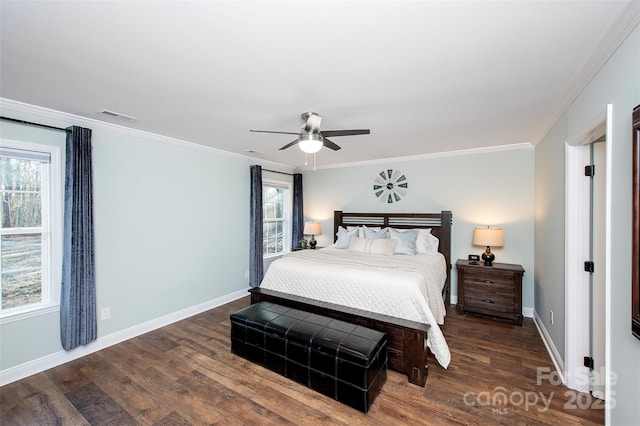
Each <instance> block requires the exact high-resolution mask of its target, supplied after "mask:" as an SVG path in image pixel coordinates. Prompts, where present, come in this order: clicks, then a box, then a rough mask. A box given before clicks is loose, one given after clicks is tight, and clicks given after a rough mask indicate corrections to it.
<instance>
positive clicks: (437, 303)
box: [250, 211, 452, 386]
mask: <svg viewBox="0 0 640 426" xmlns="http://www.w3.org/2000/svg"><path fill="white" fill-rule="evenodd" d="M451 219H452V214H451V212H450V211H442V212H440V213H409V214H402V213H345V212H342V211H336V212H334V235H336V234H338V233H339V232H341V233H343V234H344V231H345V229H349V230H352V229H356V227H357V228H358V229H360V231H358V232H359V233H360V236H362V230H363V229H364V228H363V227H366V228H368V229H367V232H372V231H375V230H377V229H380V228H387V227H390V228H393V229H395V230H397V231H398V232H401V231H409V230H411V229H415V228H418V229H425V230H426V229H430V234H431V235H433V236H435V237H437V238H438V245H437V251H438V253H435V254H434V253H428V254H419V255H416V256H401V255H396V256H381V255H379V256H370V255H361V254H359V253H357V252H356V253H350V252H352V251H353V250H348V251H347V250H338V249H336V248H327V249H323V250H315V251H312V250H303V251H299V252H295V253H292V254H291V255H287V256H284V257H283V258H282V259H279V260H277V261H275V262H273V263H272V265H271V266H270V268H269V270H268V271H267V273H266V274H265V278H264V280H263V282H262V284H261V286H260V287H256V288H253V289H251V290H250V292H251V303H257V302H259V301H270V302H273V303H277V304H280V305H284V306H290V307H293V308H297V309H302V310H305V311H308V312H314V313H318V314H321V315H325V316H330V317H333V318H337V319H340V320H343V321H347V322H351V323H355V324H359V325H363V326H365V327H370V328H373V329H376V330H380V331H383V332H386V333H387V334H388V339H389V343H388V356H389V367H390V368H391V369H393V370H396V371H400V372H402V373H404V374H406V375H407V376H408V380H409V382H410V383H414V384H416V385H419V386H424V385H425V384H426V380H427V375H428V367H427V353H428V352H429V350H428V348H429V349H430V351H431V353H433V354H434V356H435V357H436V359H437V360H438V362H439V363H440V364H441V365H443V366H444V367H445V368H446V366H447V365H448V363H449V360H450V354H449V351H448V347H447V346H446V342H445V341H444V337H443V336H442V332H441V331H440V328H439V326H438V323H440V324H441V323H442V322H443V320H444V312H443V307H446V306H448V305H449V302H450V283H451ZM340 228H343V229H340ZM415 232H417V231H414V233H415ZM420 233H421V234H422V233H423V231H420ZM396 235H399V234H396ZM353 241H354V242H363V241H364V240H353ZM367 241H370V240H367ZM339 242H340V240H339V239H338V240H337V241H336V243H339ZM381 243H382V242H381ZM382 244H384V243H382ZM394 244H395V242H394ZM352 248H353V246H352ZM332 251H333V253H332ZM336 252H342V255H340V256H335V253H336ZM423 253H424V252H423ZM378 254H379V253H378ZM358 256H359V257H358ZM338 257H340V258H343V259H340V260H337V258H338ZM371 261H373V262H378V263H379V265H368V264H367V262H371ZM396 263H397V264H396ZM428 263H433V265H436V266H437V267H433V266H432V267H426V266H425V265H426V264H428ZM274 266H275V267H274ZM349 268H354V269H353V271H350V270H349ZM272 269H273V270H272ZM431 269H433V270H434V272H431ZM385 274H387V275H385ZM431 275H433V276H431ZM337 277H339V280H338V281H337V282H336V278H337ZM416 280H417V281H418V282H421V280H424V282H422V284H421V285H418V284H416V283H414V282H416ZM430 281H438V282H437V283H436V285H437V286H438V287H437V290H434V288H433V284H430V283H429V282H430ZM383 283H387V287H389V285H388V283H392V286H391V287H390V288H391V290H389V289H385V288H384V287H381V286H382V285H383ZM425 283H426V287H427V288H426V289H425V288H424V287H425ZM416 288H419V290H416ZM311 289H313V292H311ZM336 289H339V290H340V291H341V292H344V293H345V294H346V295H347V296H348V297H346V299H347V300H343V299H344V296H345V295H344V294H335V293H333V292H334V291H337V290H336ZM345 289H347V290H345ZM400 289H402V290H400ZM316 290H319V291H320V294H317V292H316ZM358 292H359V293H358ZM420 292H422V295H423V297H422V298H421V297H420V296H419V295H418V296H416V295H415V294H412V293H420ZM434 292H437V293H434ZM427 293H428V294H427ZM385 294H386V295H387V296H389V297H388V299H384V297H385ZM372 295H373V296H374V297H372ZM365 299H366V300H368V301H367V302H366V303H364V304H363V303H360V301H361V300H365ZM420 299H424V300H420ZM376 302H379V303H376ZM376 304H377V305H383V307H382V308H380V306H374V305H376Z"/></svg>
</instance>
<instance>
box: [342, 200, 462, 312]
mask: <svg viewBox="0 0 640 426" xmlns="http://www.w3.org/2000/svg"><path fill="white" fill-rule="evenodd" d="M452 218H453V215H452V214H451V211H449V210H443V211H441V212H440V213H345V212H343V211H341V210H336V211H334V212H333V238H334V241H335V239H336V238H337V237H336V234H337V233H338V227H340V226H345V227H346V226H362V225H366V226H380V227H383V228H384V227H387V226H390V227H392V228H401V229H410V228H431V234H433V235H434V236H436V237H438V239H439V240H440V245H439V248H438V251H439V252H440V253H442V255H443V256H444V258H445V261H446V263H447V280H446V282H445V285H444V289H443V297H444V303H445V305H446V306H449V304H450V303H451V225H452V223H453V221H452Z"/></svg>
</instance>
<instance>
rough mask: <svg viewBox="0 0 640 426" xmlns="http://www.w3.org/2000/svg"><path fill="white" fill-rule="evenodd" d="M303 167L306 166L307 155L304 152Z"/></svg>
mask: <svg viewBox="0 0 640 426" xmlns="http://www.w3.org/2000/svg"><path fill="white" fill-rule="evenodd" d="M304 165H305V166H306V165H307V153H306V152H305V153H304Z"/></svg>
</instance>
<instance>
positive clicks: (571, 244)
mask: <svg viewBox="0 0 640 426" xmlns="http://www.w3.org/2000/svg"><path fill="white" fill-rule="evenodd" d="M611 113H612V107H611V105H608V106H607V109H606V111H603V112H602V113H601V114H599V115H598V116H597V117H596V118H594V119H593V120H592V121H591V122H590V123H591V124H590V125H589V126H587V127H586V130H585V131H584V132H582V133H581V134H579V135H576V136H575V137H573V138H572V139H570V140H568V141H567V144H566V147H565V149H566V151H565V153H566V158H565V160H566V167H565V171H566V175H565V178H566V192H565V231H566V234H565V241H566V244H565V359H564V372H563V375H564V378H565V383H566V385H567V386H568V387H569V388H571V389H575V390H578V391H580V392H592V393H593V396H594V397H597V398H601V399H605V401H606V400H607V395H609V390H608V387H609V385H608V384H607V383H606V382H605V380H604V378H606V377H608V374H607V372H608V371H609V366H608V364H609V362H608V360H607V358H608V356H609V355H608V354H609V349H608V346H607V345H608V344H607V334H606V330H607V329H608V324H609V312H608V310H609V309H610V308H609V303H608V301H609V300H610V298H609V288H610V273H609V271H610V267H609V265H610V260H609V253H610V249H609V241H610V239H609V235H610V233H609V223H608V221H609V218H610V217H611V216H610V197H609V194H610V182H611V179H610V161H611V156H610V150H611V147H610V141H609V140H607V136H605V135H610V134H611V131H610V129H609V126H610V123H611ZM594 162H595V163H597V164H596V166H595V176H594V177H593V178H591V177H586V176H585V172H586V170H585V166H586V165H590V164H593V163H594ZM587 261H593V262H594V264H593V271H594V272H593V273H590V272H588V271H587V270H586V269H588V265H586V264H585V262H587ZM585 357H588V358H591V359H593V367H594V368H593V370H590V369H589V368H588V367H587V366H585V364H587V365H588V363H586V362H585V361H586V360H585ZM588 358H587V359H588Z"/></svg>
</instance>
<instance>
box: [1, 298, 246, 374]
mask: <svg viewBox="0 0 640 426" xmlns="http://www.w3.org/2000/svg"><path fill="white" fill-rule="evenodd" d="M247 295H248V288H247V289H243V290H238V291H236V292H233V293H230V294H227V295H224V296H222V297H218V298H216V299H212V300H209V301H207V302H204V303H201V304H198V305H195V306H191V307H189V308H186V309H183V310H181V311H177V312H173V313H171V314H168V315H165V316H163V317H160V318H156V319H153V320H151V321H147V322H145V323H142V324H138V325H135V326H133V327H130V328H127V329H125V330H121V331H118V332H115V333H112V334H109V335H107V336H102V337H99V338H98V339H97V340H95V341H93V342H91V343H90V344H88V345H85V346H80V347H77V348H75V349H72V350H70V351H59V352H56V353H53V354H51V355H47V356H44V357H42V358H39V359H36V360H33V361H29V362H25V363H24V364H20V365H17V366H14V367H11V368H8V369H6V370H3V371H0V386H4V385H7V384H9V383H12V382H15V381H16V380H20V379H24V378H25V377H28V376H31V375H33V374H36V373H40V372H42V371H45V370H48V369H50V368H53V367H56V366H58V365H62V364H64V363H66V362H69V361H73V360H74V359H78V358H81V357H83V356H85V355H89V354H91V353H93V352H97V351H99V350H101V349H104V348H107V347H109V346H112V345H115V344H117V343H120V342H124V341H125V340H128V339H131V338H132V337H136V336H140V335H142V334H144V333H148V332H150V331H153V330H156V329H158V328H160V327H164V326H166V325H169V324H172V323H174V322H177V321H181V320H183V319H185V318H189V317H191V316H194V315H197V314H200V313H202V312H205V311H208V310H209V309H213V308H216V307H218V306H221V305H224V304H225V303H229V302H232V301H234V300H237V299H240V298H242V297H246V296H247Z"/></svg>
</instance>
